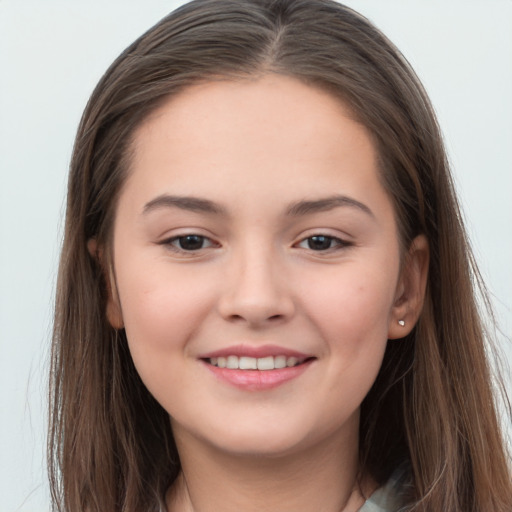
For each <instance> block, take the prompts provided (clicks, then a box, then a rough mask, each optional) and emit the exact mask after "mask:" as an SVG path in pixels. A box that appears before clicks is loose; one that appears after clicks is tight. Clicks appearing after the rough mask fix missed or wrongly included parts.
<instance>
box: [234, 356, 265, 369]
mask: <svg viewBox="0 0 512 512" xmlns="http://www.w3.org/2000/svg"><path fill="white" fill-rule="evenodd" d="M229 357H235V358H236V359H238V358H237V357H236V356H229ZM257 361H258V360H257V359H256V358H255V357H241V358H240V360H239V361H238V368H240V370H257V369H258V363H257Z"/></svg>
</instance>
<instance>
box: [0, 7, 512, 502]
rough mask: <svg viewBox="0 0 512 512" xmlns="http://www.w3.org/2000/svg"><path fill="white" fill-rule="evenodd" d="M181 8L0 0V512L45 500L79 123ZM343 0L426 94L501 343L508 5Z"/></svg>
mask: <svg viewBox="0 0 512 512" xmlns="http://www.w3.org/2000/svg"><path fill="white" fill-rule="evenodd" d="M180 3H182V2H177V1H161V0H149V1H144V2H143V1H142V0H141V1H138V2H134V1H128V2H126V1H125V2H120V1H115V2H114V1H105V2H99V1H98V0H96V1H88V2H78V1H72V0H62V1H56V0H45V1H24V0H10V1H9V0H0V326H1V327H0V351H1V352H0V379H1V380H0V411H1V413H0V414H1V424H0V510H1V511H5V512H11V511H23V512H28V511H44V510H48V507H49V505H48V503H49V498H48V488H47V483H46V469H45V453H44V449H45V430H46V427H45V422H46V419H45V417H46V412H45V409H46V402H47V389H46V380H47V379H46V374H47V361H48V352H49V350H48V349H49V339H50V333H51V317H52V301H53V289H54V284H55V275H56V267H57V258H58V247H59V245H60V237H61V227H62V215H63V204H64V194H65V183H66V174H67V167H68V163H69V159H70V155H71V149H72V144H73V137H74V133H75V130H76V127H77V123H78V120H79V118H80V115H81V112H82V110H83V108H84V106H85V102H86V100H87V98H88V96H89V94H90V93H91V91H92V88H93V87H94V85H95V84H96V82H97V80H98V79H99V78H100V76H101V74H102V73H103V72H104V71H105V69H106V68H107V66H108V65H109V64H110V63H111V61H112V60H113V59H114V58H115V57H116V56H117V55H118V54H119V53H120V52H121V50H123V49H124V48H125V47H126V46H127V45H128V44H129V43H130V42H131V41H132V40H133V39H135V38H136V37H137V36H138V35H140V34H141V33H142V32H143V31H145V30H146V29H147V28H148V27H149V26H151V25H152V24H154V23H155V22H157V21H158V20H159V19H160V18H161V17H162V16H164V15H165V14H167V13H168V12H169V11H170V10H172V9H173V8H174V7H175V6H177V5H178V4H180ZM346 3H348V4H349V5H351V6H353V7H354V8H356V9H358V10H360V11H361V12H362V13H363V14H365V15H366V16H368V17H369V18H370V19H371V20H372V21H374V22H375V23H376V24H377V25H378V26H379V27H380V28H381V29H383V31H384V32H385V33H386V34H387V35H388V36H389V37H390V38H391V39H392V40H393V41H394V42H395V43H396V44H397V46H398V47H399V48H400V49H401V50H402V51H403V53H404V54H405V55H406V57H407V58H408V59H409V60H410V61H411V63H412V64H413V66H414V67H415V69H416V71H417V72H418V74H419V75H420V77H421V78H422V80H423V81H424V83H425V86H426V88H427V90H428V91H429V93H430V95H431V98H432V100H433V103H434V105H435V107H436V109H437V112H438V115H439V119H440V123H441V126H442V127H443V131H444V134H445V136H446V143H447V146H448V150H449V154H450V157H451V160H452V162H453V167H454V173H455V180H456V183H457V187H458V190H459V192H460V195H461V199H462V205H463V208H464V212H465V216H466V219H467V224H468V228H469V233H470V236H471V238H472V240H473V243H474V246H475V251H476V255H477V259H478V261H479V263H480V266H481V270H482V273H483V275H484V277H485V278H486V280H487V282H488V284H489V288H490V290H491V292H492V293H493V295H494V299H495V306H496V308H497V312H498V318H499V320H500V323H501V325H502V328H503V330H504V332H505V334H506V335H507V336H508V337H509V338H510V337H511V334H512V227H511V226H512V199H511V196H512V2H511V1H510V0H478V1H477V0H444V1H435V0H402V1H398V0H386V1H383V0H359V1H356V0H352V1H348V2H346ZM502 338H503V341H504V339H505V338H504V337H502ZM504 346H505V342H504ZM507 350H509V352H508V354H509V358H510V357H511V355H510V354H511V352H510V347H509V346H508V348H507Z"/></svg>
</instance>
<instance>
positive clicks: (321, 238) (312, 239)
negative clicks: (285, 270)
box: [298, 235, 351, 252]
mask: <svg viewBox="0 0 512 512" xmlns="http://www.w3.org/2000/svg"><path fill="white" fill-rule="evenodd" d="M350 245H351V244H350V243H349V242H345V241H344V240H341V238H337V237H335V236H329V235H313V236H308V237H307V238H304V239H303V240H301V241H300V242H299V244H298V247H300V248H302V249H309V250H310V251H316V252H322V251H324V252H325V251H329V250H336V249H343V248H345V247H348V246H350Z"/></svg>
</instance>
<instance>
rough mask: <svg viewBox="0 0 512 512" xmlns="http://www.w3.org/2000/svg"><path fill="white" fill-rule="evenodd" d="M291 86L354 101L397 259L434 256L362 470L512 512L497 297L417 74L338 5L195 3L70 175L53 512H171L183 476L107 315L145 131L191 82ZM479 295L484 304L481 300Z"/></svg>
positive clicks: (78, 151) (138, 44)
mask: <svg viewBox="0 0 512 512" xmlns="http://www.w3.org/2000/svg"><path fill="white" fill-rule="evenodd" d="M264 73H280V74H284V75H287V76H292V77H295V78H297V79H298V80H301V81H304V82H305V83H308V84H311V85H312V86H316V87H321V88H324V89H326V90H328V91H330V92H331V93H332V94H333V95H335V96H337V97H339V98H340V99H341V100H342V101H344V102H345V103H346V104H348V105H349V106H350V107H351V108H352V111H353V112H354V114H355V116H356V117H357V118H358V119H359V121H360V122H362V123H363V124H364V125H365V126H366V127H367V128H368V130H369V132H370V133H371V134H372V137H373V139H374V141H375V144H376V147H377V149H378V154H379V160H380V170H381V174H382V180H383V184H384V185H385V187H386V189H387V191H388V193H389V195H390V197H391V198H392V200H393V202H394V206H395V211H396V218H397V222H398V225H399V229H400V235H401V242H402V244H403V247H404V248H406V247H408V246H409V244H410V243H411V241H412V240H413V238H414V237H415V236H416V235H418V234H419V233H423V234H425V235H426V237H427V238H428V241H429V244H430V248H431V259H430V269H429V281H428V285H427V296H426V301H425V306H424V309H423V312H422V314H421V316H420V319H419V321H418V323H417V325H416V327H415V328H414V329H413V331H412V332H411V334H410V335H409V336H408V337H407V338H406V339H404V340H403V341H402V342H400V343H396V342H395V343H393V342H391V343H388V348H387V351H386V354H385V358H384V362H383V365H382V368H381V371H380V373H379V375H378V377H377V380H376V382H375V384H374V386H373V387H372V389H371V391H370V393H369V395H368V396H367V397H366V399H365V400H364V402H363V404H362V410H361V426H360V459H361V468H362V472H364V473H369V474H371V475H372V476H373V478H374V479H376V480H377V481H378V482H380V483H383V482H384V481H386V479H387V478H388V477H389V475H390V474H391V472H392V471H393V469H394V468H396V467H398V466H400V465H403V464H404V463H405V464H407V465H408V467H409V469H410V475H411V477H410V480H411V481H410V487H409V491H410V492H409V496H408V500H409V506H408V510H414V511H422V512H439V511H443V512H491V511H493V512H510V510H511V508H512V485H511V481H510V472H509V469H510V468H509V467H508V462H509V460H508V458H507V454H506V453H505V449H504V442H503V439H502V436H501V432H500V427H499V421H498V419H497V414H496V406H495V399H494V397H493V393H492V386H491V372H490V368H489V365H488V361H487V358H486V352H487V346H488V343H487V341H486V336H485V332H484V326H483V323H482V320H481V315H480V313H479V310H478V307H477V300H476V296H477V293H480V292H482V291H483V292H485V290H483V288H482V285H481V280H480V277H479V274H478V270H477V268H476V265H475V262H474V260H473V257H472V254H471V250H470V247H469V245H468V241H467V237H466V234H465V230H464V227H463V223H462V219H461V214H460V211H459V207H458V204H457V200H456V197H455V194H454V188H453V184H452V180H451V177H450V172H449V166H448V162H447V158H446V154H445V150H444V148H443V142H442V138H441V135H440V130H439V127H438V125H437V121H436V118H435V115H434V112H433V109H432V107H431V104H430V102H429V99H428V97H427V95H426V93H425V91H424V90H423V88H422V86H421V84H420V82H419V80H418V79H417V77H416V75H415V74H414V72H413V71H412V69H411V68H410V66H409V65H408V63H407V62H406V60H405V59H404V58H403V57H402V56H401V54H400V53H399V52H398V50H397V49H396V48H395V47H394V46H393V45H392V43H390V41H389V40H388V39H387V38H386V37H385V36H384V35H383V34H382V33H380V32H379V31H378V30H377V29H376V28H375V27H374V26H373V25H372V24H370V23H369V22H368V21H367V20H366V19H365V18H364V17H362V16H361V15H359V14H357V13H356V12H354V11H352V10H351V9H349V8H347V7H344V6H342V5H340V4H338V3H336V2H334V1H331V0H195V1H193V2H191V3H189V4H187V5H185V6H183V7H181V8H179V9H178V10H176V11H175V12H173V13H171V14H170V15H169V16H167V17H166V18H164V19H163V20H162V21H161V22H159V23H158V24H157V25H156V26H154V27H153V28H152V29H150V30H149V31H148V32H147V33H146V34H144V35H143V36H142V37H140V38H139V39H138V40H137V41H135V42H134V43H133V44H132V45H131V46H129V47H128V48H127V49H126V50H125V51H124V52H123V53H122V54H121V55H120V57H119V58H118V59H117V60H116V61H115V62H114V63H113V64H112V66H111V67H110V68H109V69H108V71H107V72H106V73H105V75H104V76H103V78H102V79H101V81H100V82H99V84H98V85H97V87H96V89H95V90H94V92H93V94H92V96H91V99H90V100H89V103H88V105H87V107H86V109H85V112H84V114H83V117H82V120H81V123H80V126H79V129H78V134H77V137H76V142H75V147H74V152H73V157H72V162H71V169H70V175H69V188H68V201H67V212H66V225H65V237H64V244H63V248H62V256H61V261H60V269H59V278H58V289H57V301H56V314H55V327H54V340H53V350H52V368H51V408H50V416H51V424H50V431H49V469H50V482H51V490H52V496H53V501H54V506H55V508H56V509H58V510H61V511H69V512H79V511H88V512H106V511H125V512H135V511H141V510H147V511H151V510H153V511H156V510H159V508H162V509H163V508H164V507H165V506H164V502H163V499H164V494H165V491H166V489H167V488H168V487H169V485H171V484H172V482H173V481H174V479H175V478H176V476H177V474H178V472H179V470H180V462H179V457H178V453H177V451H176V448H175V445H174V441H173V436H172V432H171V429H170V425H169V419H168V415H167V413H166V412H165V410H164V409H163V408H162V407H161V406H160V405H159V404H158V403H157V402H156V401H155V399H154V398H153V397H152V396H151V395H150V394H149V392H148V391H147V389H146V388H145V386H144V384H143V383H142V381H141V380H140V378H139V376H138V375H137V372H136V370H135V368H134V365H133V363H132V360H131V357H130V354H129V351H128V348H127V342H126V338H125V334H124V331H123V330H120V331H116V330H115V329H113V328H112V327H111V326H110V325H109V323H108V321H107V318H106V313H105V311H106V298H107V293H108V290H107V283H106V280H105V264H104V265H103V266H102V265H100V263H99V262H98V260H97V259H96V258H94V257H93V256H91V255H90V253H89V251H88V248H87V243H88V241H89V240H90V239H95V240H96V241H97V243H98V245H99V246H100V247H103V248H105V252H106V257H104V258H103V260H102V261H103V263H105V261H107V265H106V266H107V267H108V247H109V241H110V238H111V232H112V224H113V219H114V214H115V209H116V203H117V198H118V196H119V194H120V191H121V190H122V186H123V183H124V181H125V180H126V175H127V173H128V167H129V162H130V156H131V152H130V143H131V137H132V135H133V133H134V130H135V128H136V127H138V126H139V125H140V123H141V122H142V121H143V120H144V119H145V118H146V117H147V116H148V115H149V114H150V113H151V112H153V111H154V110H155V109H156V108H158V106H159V105H161V104H162V102H163V101H165V100H167V99H168V98H169V96H171V95H173V94H175V93H176V92H177V91H179V90H181V89H182V88H184V87H187V86H188V85H190V84H193V83H197V82H199V81H207V80H215V79H218V78H223V79H226V78H228V79H233V80H243V79H244V78H250V77H254V76H257V75H260V74H264ZM484 296H485V294H484Z"/></svg>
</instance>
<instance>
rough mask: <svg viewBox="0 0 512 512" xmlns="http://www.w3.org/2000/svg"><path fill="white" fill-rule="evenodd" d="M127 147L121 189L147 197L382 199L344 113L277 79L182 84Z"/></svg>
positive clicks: (321, 96) (363, 144)
mask: <svg viewBox="0 0 512 512" xmlns="http://www.w3.org/2000/svg"><path fill="white" fill-rule="evenodd" d="M132 149H133V153H132V154H133V160H132V162H131V173H130V177H129V179H128V184H129V183H130V182H131V183H132V184H133V189H135V190H136V191H137V192H138V193H139V194H145V195H146V196H147V197H148V198H150V196H151V195H153V196H156V195H158V194H161V193H173V194H183V195H198V194H200V195H202V196H208V197H213V199H214V200H219V201H222V199H223V196H226V195H228V194H229V193H230V192H232V191H233V190H238V191H239V193H240V194H241V195H244V194H245V195H246V196H248V195H251V194H253V193H254V194H256V192H258V193H261V191H262V189H263V190H264V191H265V194H266V195H267V196H274V197H275V199H276V200H278V198H279V199H280V198H283V197H287V196H293V195H294V194H295V195H297V194H299V195H302V196H319V195H322V196H325V194H326V190H327V189H332V188H336V189H338V190H330V192H331V194H332V193H334V192H339V193H344V192H345V191H346V190H349V191H351V193H353V194H356V195H357V194H359V193H361V192H364V191H371V190H372V189H376V190H377V189H378V190H377V191H378V192H382V190H381V187H380V183H379V177H378V172H377V164H376V154H375V148H374V145H373V142H372V139H371V137H370V135H369V133H368V131H367V130H366V128H365V127H364V126H363V125H361V124H360V123H358V122H357V121H356V120H354V117H353V116H352V113H351V111H350V109H349V108H348V107H347V106H346V105H344V103H343V102H342V101H340V100H339V99H338V98H335V97H334V96H333V95H331V94H329V93H327V92H325V91H324V90H321V89H319V88H316V87H311V86H309V85H306V84H304V83H302V82H300V81H298V80H296V79H293V78H290V77H285V76H280V75H266V76H263V77H260V78H258V79H253V80H241V81H228V80H224V81H221V80H219V81H213V82H207V83H202V84H199V85H194V86H190V87H188V88H186V89H185V90H183V91H182V92H180V93H179V94H178V95H176V96H173V97H171V98H170V99H169V100H168V101H167V102H166V103H165V104H164V105H162V106H161V107H160V108H159V109H158V110H156V111H155V112H154V113H153V114H152V115H151V116H150V117H148V118H147V119H146V121H145V122H144V123H143V124H142V125H141V126H140V127H139V128H138V130H137V131H136V133H135V136H134V144H133V148H132ZM162 188H163V189H166V190H162ZM167 189H172V190H167ZM290 199H291V200H294V199H296V197H290Z"/></svg>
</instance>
